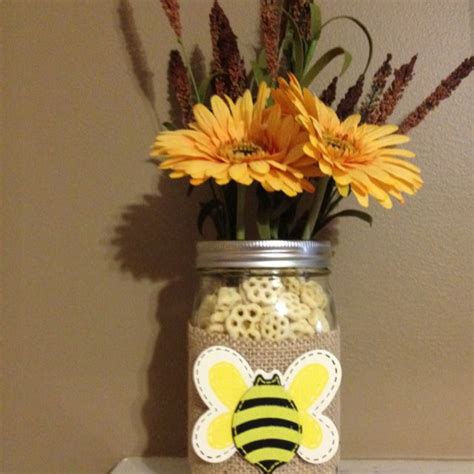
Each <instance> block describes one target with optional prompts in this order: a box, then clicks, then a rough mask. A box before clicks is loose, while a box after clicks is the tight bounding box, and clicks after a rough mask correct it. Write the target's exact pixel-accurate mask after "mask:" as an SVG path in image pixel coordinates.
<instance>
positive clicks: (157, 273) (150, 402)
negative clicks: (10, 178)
mask: <svg viewBox="0 0 474 474" xmlns="http://www.w3.org/2000/svg"><path fill="white" fill-rule="evenodd" d="M186 191H187V183H185V182H177V181H174V180H170V179H168V178H167V177H164V176H163V178H162V179H161V180H160V183H159V190H158V192H157V194H147V195H144V196H143V197H142V200H141V201H140V202H138V203H137V204H130V205H129V206H127V207H126V208H125V210H124V211H123V213H122V215H121V222H120V223H119V225H118V226H117V227H116V228H115V235H114V238H113V239H112V242H111V243H112V245H113V247H114V248H115V260H116V261H117V262H118V263H119V266H120V270H121V271H122V272H124V273H130V274H132V275H133V277H134V278H135V279H137V280H141V279H148V280H150V281H153V282H160V281H165V282H166V286H165V287H164V288H163V289H162V290H161V291H160V293H159V296H158V302H157V309H156V321H157V323H158V326H159V334H158V338H157V341H156V344H155V349H154V352H153V357H152V360H151V361H150V362H149V364H148V372H147V374H148V398H147V400H146V402H145V404H144V406H143V408H142V419H143V423H144V425H145V427H146V429H147V432H148V443H147V447H146V449H145V450H144V452H143V453H142V454H143V455H144V456H152V455H155V456H157V455H160V456H184V455H185V454H186V445H187V409H186V407H187V395H186V393H187V385H186V383H187V382H186V381H187V350H186V348H187V331H186V328H187V321H188V317H189V315H190V314H191V310H192V299H193V290H194V282H195V278H194V258H195V243H196V240H197V239H198V235H197V231H196V225H195V222H196V217H197V215H198V206H197V202H198V201H199V200H200V198H202V197H203V195H204V193H206V190H205V188H198V189H196V190H195V191H194V192H193V196H192V201H191V200H190V198H189V197H187V196H186ZM249 207H251V206H250V205H249ZM250 237H254V236H253V235H251V236H250ZM318 237H319V238H320V239H327V238H329V239H330V240H332V241H333V244H336V243H337V230H336V229H335V226H334V222H333V223H332V225H331V226H329V228H327V229H325V230H323V231H322V232H321V233H320V235H319V236H318Z"/></svg>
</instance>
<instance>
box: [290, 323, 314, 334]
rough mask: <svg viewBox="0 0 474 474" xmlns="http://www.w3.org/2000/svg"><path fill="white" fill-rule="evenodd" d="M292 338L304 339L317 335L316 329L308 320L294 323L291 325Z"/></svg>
mask: <svg viewBox="0 0 474 474" xmlns="http://www.w3.org/2000/svg"><path fill="white" fill-rule="evenodd" d="M290 331H291V334H290V337H292V338H297V337H304V336H311V335H312V334H314V333H315V330H314V327H313V326H311V324H309V322H308V321H307V320H306V319H300V320H298V321H295V322H292V323H291V324H290Z"/></svg>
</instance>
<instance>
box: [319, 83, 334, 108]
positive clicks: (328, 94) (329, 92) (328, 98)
mask: <svg viewBox="0 0 474 474" xmlns="http://www.w3.org/2000/svg"><path fill="white" fill-rule="evenodd" d="M337 81H338V77H337V76H335V77H334V79H333V80H332V81H331V83H330V84H329V85H328V86H327V87H326V89H324V90H323V92H322V93H321V95H320V96H319V98H320V99H321V101H322V102H323V103H324V104H326V105H327V106H328V107H330V106H331V104H332V103H333V102H334V101H335V100H336V91H337Z"/></svg>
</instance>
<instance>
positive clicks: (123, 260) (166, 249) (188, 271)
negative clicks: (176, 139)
mask: <svg viewBox="0 0 474 474" xmlns="http://www.w3.org/2000/svg"><path fill="white" fill-rule="evenodd" d="M186 190H187V184H186V183H184V182H179V183H178V182H176V181H172V180H169V179H167V178H165V177H163V179H161V180H160V183H159V192H158V193H157V194H148V195H144V196H143V198H142V200H141V202H138V203H137V204H131V205H129V206H127V207H126V208H125V210H124V211H123V213H122V215H121V222H120V223H119V225H118V226H117V227H116V228H115V234H114V238H113V239H112V242H111V243H112V245H113V247H114V248H115V260H116V261H117V262H118V263H119V265H120V269H121V271H122V272H125V273H131V274H132V275H133V277H134V278H135V279H137V280H140V279H148V280H150V281H153V282H159V281H166V282H167V283H166V286H165V287H164V288H163V289H162V290H161V291H160V293H159V296H158V302H157V309H156V321H157V323H158V326H159V335H158V338H157V341H156V345H155V349H154V352H153V357H152V360H151V361H150V362H149V365H148V371H147V375H148V398H147V400H146V402H145V404H144V406H143V408H142V419H143V423H144V425H145V427H146V429H147V432H148V443H147V447H146V449H145V450H144V452H143V455H146V456H150V455H167V456H183V455H185V453H186V431H187V416H186V411H187V410H186V380H187V352H186V347H187V344H186V337H187V336H186V328H187V321H188V316H189V315H190V312H191V309H192V298H193V287H194V269H193V266H194V253H195V242H196V240H197V235H196V231H195V227H196V226H195V219H196V216H197V209H196V202H197V200H196V197H199V196H193V198H192V202H191V201H190V198H188V197H187V196H186ZM199 192H202V191H199Z"/></svg>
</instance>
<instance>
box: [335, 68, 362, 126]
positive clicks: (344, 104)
mask: <svg viewBox="0 0 474 474" xmlns="http://www.w3.org/2000/svg"><path fill="white" fill-rule="evenodd" d="M364 79H365V78H364V75H363V74H361V75H360V76H359V78H358V79H357V81H356V83H355V84H354V85H353V86H352V87H349V89H348V90H347V92H346V95H345V96H344V98H343V99H342V100H341V102H339V105H338V106H337V110H336V113H337V115H338V117H339V118H340V119H341V120H344V119H345V118H347V117H349V115H351V114H353V113H354V110H355V108H356V105H357V102H359V99H360V97H361V95H362V92H363V91H364Z"/></svg>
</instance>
